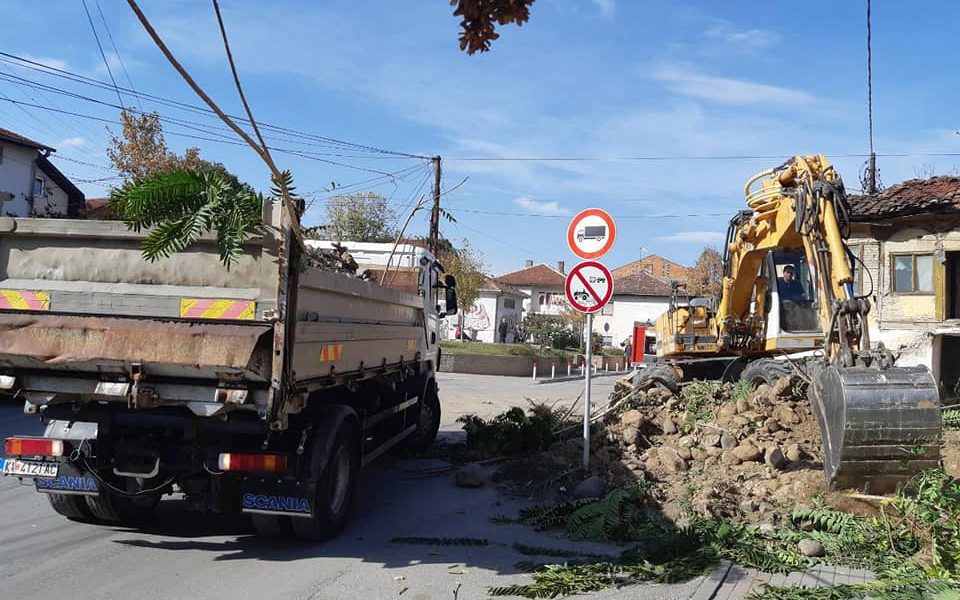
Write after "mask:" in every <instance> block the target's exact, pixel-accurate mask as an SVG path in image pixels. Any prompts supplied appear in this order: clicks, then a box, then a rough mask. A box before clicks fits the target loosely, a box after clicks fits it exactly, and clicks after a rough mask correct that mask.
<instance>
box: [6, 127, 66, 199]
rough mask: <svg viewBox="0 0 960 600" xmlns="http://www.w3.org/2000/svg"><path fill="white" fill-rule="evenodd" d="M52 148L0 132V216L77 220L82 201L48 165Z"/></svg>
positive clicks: (7, 132)
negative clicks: (68, 218) (71, 218)
mask: <svg viewBox="0 0 960 600" xmlns="http://www.w3.org/2000/svg"><path fill="white" fill-rule="evenodd" d="M54 152H56V150H55V149H54V148H51V147H50V146H47V145H45V144H41V143H40V142H35V141H33V140H31V139H29V138H27V137H24V136H22V135H20V134H18V133H14V132H13V131H10V130H8V129H3V128H0V216H13V217H37V216H46V217H55V216H59V217H79V216H80V215H81V214H82V212H83V208H84V197H83V192H81V191H80V190H79V189H78V188H77V186H75V185H74V184H73V183H72V182H71V181H70V180H69V179H68V178H67V177H66V176H65V175H64V174H63V173H62V172H60V170H59V169H57V167H56V166H54V164H53V163H52V162H50V158H49V157H50V155H51V154H52V153H54Z"/></svg>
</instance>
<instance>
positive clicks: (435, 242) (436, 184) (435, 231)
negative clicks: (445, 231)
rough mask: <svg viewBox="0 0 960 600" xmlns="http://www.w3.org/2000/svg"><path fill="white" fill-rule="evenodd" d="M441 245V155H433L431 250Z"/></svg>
mask: <svg viewBox="0 0 960 600" xmlns="http://www.w3.org/2000/svg"><path fill="white" fill-rule="evenodd" d="M439 246H440V157H439V156H434V157H433V208H432V209H431V210H430V252H433V253H434V255H436V253H437V250H438V248H439Z"/></svg>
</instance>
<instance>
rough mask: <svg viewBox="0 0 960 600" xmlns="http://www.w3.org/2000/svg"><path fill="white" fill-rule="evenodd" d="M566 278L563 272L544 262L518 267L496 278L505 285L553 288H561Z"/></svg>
mask: <svg viewBox="0 0 960 600" xmlns="http://www.w3.org/2000/svg"><path fill="white" fill-rule="evenodd" d="M566 280H567V278H566V276H565V275H564V274H563V273H561V272H560V271H557V270H556V269H554V268H552V267H548V266H547V265H544V264H539V265H534V266H532V267H527V268H526V269H520V270H519V271H514V272H513V273H507V274H506V275H501V276H500V277H497V278H496V281H497V282H498V283H506V284H507V285H513V286H536V287H555V288H562V287H563V284H564V282H565V281H566Z"/></svg>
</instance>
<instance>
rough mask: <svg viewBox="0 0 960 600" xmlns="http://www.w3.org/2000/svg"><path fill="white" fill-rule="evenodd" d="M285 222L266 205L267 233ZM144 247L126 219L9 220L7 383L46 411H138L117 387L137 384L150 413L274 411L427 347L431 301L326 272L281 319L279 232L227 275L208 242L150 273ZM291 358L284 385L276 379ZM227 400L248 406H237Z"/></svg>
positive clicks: (2, 292) (4, 281)
mask: <svg viewBox="0 0 960 600" xmlns="http://www.w3.org/2000/svg"><path fill="white" fill-rule="evenodd" d="M279 213H280V211H279V207H276V206H272V205H269V204H268V205H266V206H265V210H264V219H265V222H267V223H268V224H271V225H274V227H273V228H268V232H275V231H276V227H277V226H278V225H279V222H280V221H279ZM144 236H145V233H143V232H139V233H138V232H135V231H131V230H129V229H128V228H127V227H126V225H125V224H123V223H122V222H116V221H92V220H90V221H82V220H65V219H21V218H0V375H4V376H5V377H0V386H6V387H8V388H10V387H13V388H16V389H19V390H20V391H22V392H23V393H24V394H26V395H27V396H28V398H32V399H33V400H35V401H37V402H38V403H44V404H45V403H50V402H69V401H73V400H77V399H81V400H83V399H86V400H91V399H95V400H116V401H119V400H122V399H124V394H126V395H127V396H128V398H127V400H128V401H130V398H129V396H130V394H135V393H137V389H134V390H133V392H131V391H130V390H131V388H130V387H129V386H128V387H122V386H113V387H111V386H110V385H107V384H110V383H117V384H123V383H126V384H136V388H138V389H139V390H141V391H142V390H148V392H149V394H150V399H149V401H145V404H144V405H143V407H147V406H157V405H169V404H182V405H187V406H190V408H191V409H192V410H194V412H196V413H198V414H202V415H212V414H219V413H220V412H222V410H223V409H226V408H229V409H230V410H233V409H237V408H248V409H255V410H257V411H259V412H261V413H264V412H265V411H266V409H267V407H268V405H269V403H270V398H271V397H272V395H271V394H270V390H271V389H273V390H277V389H280V388H281V387H284V389H301V390H306V391H309V390H310V389H316V388H318V387H323V386H330V385H336V384H340V383H342V382H343V381H344V378H346V377H349V376H353V377H356V376H363V374H364V373H365V372H367V371H369V370H371V369H382V368H383V367H385V366H396V365H399V364H402V363H408V362H411V361H413V360H414V359H415V358H416V357H417V355H418V352H419V349H420V348H421V344H422V343H423V341H424V338H425V335H426V333H425V331H426V330H425V327H424V314H423V304H424V300H423V298H421V297H420V296H418V295H414V294H410V293H407V292H403V291H400V290H396V289H390V288H388V287H383V286H380V285H378V284H377V283H376V282H373V281H364V280H360V279H358V278H356V277H352V276H349V275H345V274H341V273H336V272H330V271H323V270H320V269H316V268H307V269H306V270H305V271H303V272H300V273H297V274H296V280H297V287H296V289H295V291H294V292H293V297H292V298H291V300H292V302H291V307H296V308H295V312H293V311H291V314H290V315H288V316H287V318H286V321H284V320H282V319H281V315H280V314H279V312H280V311H279V310H278V304H279V302H278V298H279V297H280V294H281V286H283V285H284V283H285V282H286V281H287V278H286V276H285V275H286V274H285V273H283V272H282V269H283V268H284V267H283V266H282V264H283V262H284V261H281V260H280V258H279V257H280V255H281V248H282V243H281V240H280V239H279V237H278V236H276V235H275V234H274V233H268V234H266V235H264V236H263V237H258V238H255V239H250V240H248V241H247V242H246V243H245V245H244V251H243V253H242V255H241V257H240V259H239V260H238V261H237V263H236V264H235V265H234V266H233V267H232V268H231V269H230V270H227V269H226V268H225V267H224V266H223V265H222V264H221V263H220V261H219V257H218V254H217V251H216V246H215V243H214V242H215V240H214V239H213V238H212V237H210V236H208V237H205V238H203V239H201V240H200V241H199V242H198V243H197V244H195V245H194V246H193V247H191V248H189V249H188V250H186V251H184V252H180V253H177V254H175V255H174V256H172V257H170V258H167V259H161V260H158V261H156V262H152V263H151V262H147V261H145V260H144V259H143V258H142V256H141V251H140V242H141V241H142V239H143V237H144ZM281 325H285V326H286V327H287V328H288V329H292V334H290V333H283V331H284V328H283V327H281ZM284 354H288V355H289V365H290V375H289V376H288V380H287V381H281V379H283V375H282V374H281V373H277V372H276V371H277V370H278V368H279V365H280V364H281V363H278V362H277V360H276V357H278V356H282V355H284ZM289 378H292V379H293V381H290V380H289ZM222 389H243V390H246V392H245V394H246V395H241V396H231V397H230V400H229V403H230V406H229V407H228V406H226V402H227V400H226V398H227V396H225V395H224V394H223V393H221V392H218V390H222ZM122 390H125V391H124V392H123V393H121V391H122ZM33 400H32V401H33ZM204 404H212V405H213V406H204ZM131 406H138V405H137V403H136V402H132V401H131Z"/></svg>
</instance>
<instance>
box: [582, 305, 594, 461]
mask: <svg viewBox="0 0 960 600" xmlns="http://www.w3.org/2000/svg"><path fill="white" fill-rule="evenodd" d="M586 367H587V368H586V371H584V390H583V468H584V469H588V468H590V373H591V371H593V313H587V364H586Z"/></svg>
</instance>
